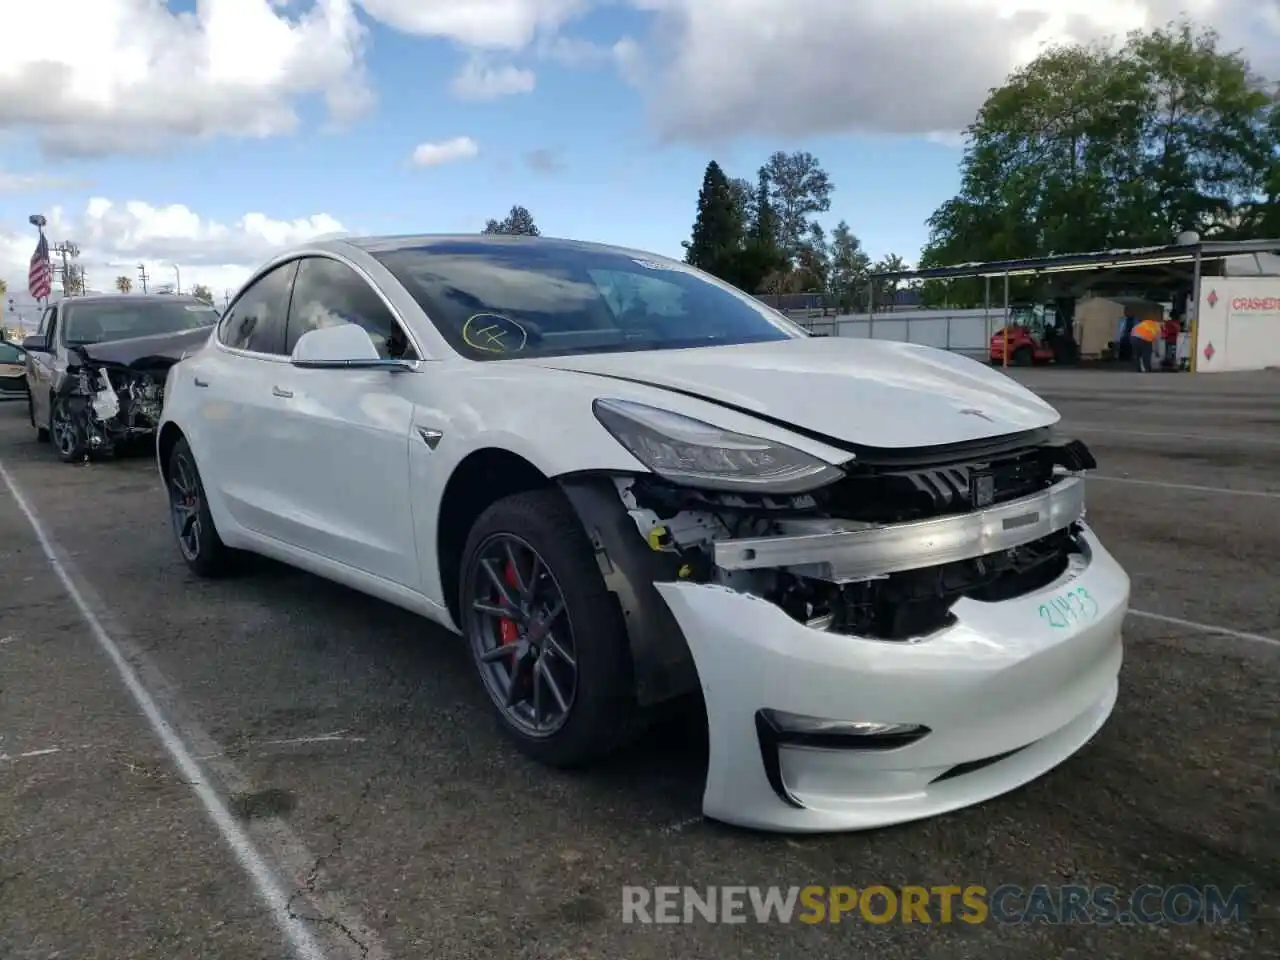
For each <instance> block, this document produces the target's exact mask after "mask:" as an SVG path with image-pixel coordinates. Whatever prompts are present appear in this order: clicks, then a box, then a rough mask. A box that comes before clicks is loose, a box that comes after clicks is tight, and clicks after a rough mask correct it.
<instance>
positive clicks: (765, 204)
mask: <svg viewBox="0 0 1280 960" xmlns="http://www.w3.org/2000/svg"><path fill="white" fill-rule="evenodd" d="M746 208H747V210H748V211H749V212H750V217H749V219H748V221H747V227H746V236H745V238H744V243H743V248H742V251H741V253H739V255H738V257H737V261H738V270H737V273H738V282H737V286H739V287H740V288H741V289H743V290H745V291H747V292H748V293H760V292H761V291H762V290H766V289H772V291H773V292H779V291H780V290H781V289H782V286H783V280H782V278H783V272H784V271H785V270H786V269H787V268H788V267H789V262H788V260H787V257H786V254H785V253H783V251H782V249H781V248H780V247H779V246H778V217H777V213H776V211H775V210H774V208H773V191H772V185H771V183H770V181H769V172H768V171H767V170H765V169H764V168H763V167H761V168H760V170H759V172H758V173H757V174H756V187H755V190H754V191H753V196H752V199H751V201H750V203H749V204H747V205H746Z"/></svg>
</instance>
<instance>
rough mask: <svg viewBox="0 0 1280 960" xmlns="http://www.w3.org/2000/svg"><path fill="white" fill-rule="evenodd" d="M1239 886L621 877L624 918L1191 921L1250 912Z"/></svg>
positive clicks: (686, 920) (651, 920)
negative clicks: (717, 883)
mask: <svg viewBox="0 0 1280 960" xmlns="http://www.w3.org/2000/svg"><path fill="white" fill-rule="evenodd" d="M1248 906H1249V891H1248V888H1246V887H1235V888H1233V889H1232V890H1230V891H1229V892H1227V893H1223V892H1222V891H1221V890H1220V889H1219V888H1218V887H1215V886H1207V887H1195V886H1191V885H1190V884H1178V885H1175V886H1168V887H1165V886H1155V885H1145V886H1140V887H1136V888H1134V889H1133V890H1131V891H1121V890H1120V889H1119V888H1118V887H1110V886H1099V887H1087V886H1079V885H1070V884H1068V885H1053V886H1051V885H1047V884H1039V885H1036V886H1033V887H1029V888H1028V887H1021V886H1018V885H1016V884H1002V885H1000V886H996V887H991V888H988V887H985V886H981V885H978V884H970V885H967V886H963V887H962V886H933V887H925V886H904V887H896V888H895V887H888V886H884V885H873V886H868V887H849V886H818V885H813V886H807V887H746V886H742V887H734V886H721V887H701V888H699V887H674V886H657V887H623V888H622V922H623V923H699V922H702V923H748V922H752V921H754V922H755V923H793V922H797V921H798V922H800V923H809V924H816V923H840V922H845V921H847V922H862V923H876V924H884V923H943V924H947V923H957V922H959V923H968V924H980V923H988V922H995V923H1004V924H1013V923H1035V922H1040V923H1049V924H1113V923H1116V924H1160V923H1169V924H1177V925H1182V924H1192V923H1225V922H1232V921H1236V922H1239V921H1243V920H1245V914H1246V911H1247V909H1248Z"/></svg>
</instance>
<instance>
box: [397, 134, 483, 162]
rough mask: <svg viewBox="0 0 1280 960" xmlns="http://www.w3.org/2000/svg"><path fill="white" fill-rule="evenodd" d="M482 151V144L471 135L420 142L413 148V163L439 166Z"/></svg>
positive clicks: (466, 158) (468, 157)
mask: <svg viewBox="0 0 1280 960" xmlns="http://www.w3.org/2000/svg"><path fill="white" fill-rule="evenodd" d="M479 152H480V145H479V144H478V143H476V142H475V141H474V140H472V139H471V138H470V137H454V138H453V139H452V140H441V141H440V142H439V143H420V144H418V145H417V146H416V147H414V149H413V157H412V160H413V165H414V166H416V167H438V166H440V165H441V164H444V163H453V162H454V161H456V160H469V159H470V158H472V157H474V156H476V155H477V154H478V153H479Z"/></svg>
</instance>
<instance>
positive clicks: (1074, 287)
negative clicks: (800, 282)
mask: <svg viewBox="0 0 1280 960" xmlns="http://www.w3.org/2000/svg"><path fill="white" fill-rule="evenodd" d="M1237 258H1252V260H1253V262H1254V267H1255V270H1254V275H1264V276H1265V275H1280V239H1275V240H1201V239H1199V238H1198V237H1197V236H1196V235H1195V234H1184V235H1183V236H1182V237H1180V238H1179V242H1177V243H1171V244H1167V245H1165V246H1156V247H1134V248H1130V249H1117V250H1101V251H1095V252H1091V253H1063V254H1054V255H1051V256H1046V257H1028V258H1025V259H1020V260H990V261H986V262H973V263H961V264H955V265H953V266H946V267H926V268H923V269H917V270H895V271H887V272H883V273H873V274H871V275H870V280H871V283H870V284H869V288H870V291H871V292H870V293H869V296H868V311H869V313H870V314H872V315H873V316H874V312H875V296H874V290H875V288H876V282H877V281H881V282H886V281H903V280H907V281H911V280H919V281H925V280H961V279H976V278H981V279H984V280H985V281H986V287H985V290H986V295H985V301H986V302H985V306H986V308H987V309H990V306H991V281H992V280H993V279H1002V280H1003V285H1004V299H1003V311H1004V312H1003V317H1004V321H1003V323H1004V326H1005V328H1006V329H1007V328H1008V324H1009V280H1010V278H1012V277H1048V278H1050V280H1051V281H1052V284H1053V286H1054V287H1055V289H1057V290H1060V291H1061V294H1060V295H1063V296H1072V297H1079V296H1081V295H1082V294H1084V293H1092V294H1095V295H1097V296H1107V295H1108V294H1117V293H1125V292H1128V291H1132V290H1134V289H1146V290H1152V289H1161V290H1165V291H1168V290H1173V291H1178V290H1185V292H1186V293H1187V295H1188V305H1189V307H1188V311H1187V312H1188V321H1189V326H1188V334H1189V337H1190V342H1191V370H1192V372H1195V370H1196V364H1197V357H1198V356H1199V351H1198V340H1197V332H1198V326H1199V324H1198V320H1199V304H1200V290H1201V282H1202V280H1203V278H1204V277H1205V276H1209V275H1221V271H1222V269H1223V267H1222V265H1223V264H1224V263H1225V261H1228V260H1232V261H1234V260H1236V259H1237ZM1272 258H1275V261H1276V262H1275V263H1274V264H1272V263H1269V261H1270V260H1271V259H1272ZM1215 269H1216V271H1217V272H1215ZM1072 274H1078V275H1079V278H1078V279H1077V280H1075V281H1074V282H1071V283H1067V282H1065V278H1066V277H1067V276H1069V275H1072ZM1245 275H1248V274H1247V273H1246V274H1245ZM1008 362H1009V352H1008V350H1006V351H1005V353H1004V364H1005V365H1006V366H1007V365H1008Z"/></svg>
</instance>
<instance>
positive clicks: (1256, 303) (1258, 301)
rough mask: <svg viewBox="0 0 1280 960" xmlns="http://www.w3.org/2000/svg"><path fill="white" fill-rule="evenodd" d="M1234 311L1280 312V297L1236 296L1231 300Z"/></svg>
mask: <svg viewBox="0 0 1280 960" xmlns="http://www.w3.org/2000/svg"><path fill="white" fill-rule="evenodd" d="M1231 309H1232V311H1233V312H1236V313H1239V312H1242V311H1250V312H1252V311H1254V310H1259V311H1262V312H1263V313H1273V312H1280V297H1236V298H1235V299H1234V300H1232V301H1231Z"/></svg>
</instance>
